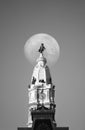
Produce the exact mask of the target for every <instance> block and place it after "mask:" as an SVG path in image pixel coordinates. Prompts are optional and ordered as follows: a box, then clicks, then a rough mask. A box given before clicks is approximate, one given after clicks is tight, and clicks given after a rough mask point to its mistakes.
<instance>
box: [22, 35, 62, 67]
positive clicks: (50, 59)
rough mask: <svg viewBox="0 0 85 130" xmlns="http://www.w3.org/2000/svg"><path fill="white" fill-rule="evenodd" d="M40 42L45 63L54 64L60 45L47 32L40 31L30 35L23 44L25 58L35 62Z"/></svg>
mask: <svg viewBox="0 0 85 130" xmlns="http://www.w3.org/2000/svg"><path fill="white" fill-rule="evenodd" d="M41 43H43V44H44V46H45V48H46V49H45V50H44V53H43V54H44V57H45V58H46V59H47V64H49V65H50V66H52V65H54V64H55V63H56V61H57V60H58V58H59V54H60V47H59V44H58V42H57V41H56V40H55V38H53V37H52V36H51V35H49V34H45V33H40V34H35V35H33V36H32V37H30V38H29V39H28V40H27V42H26V43H25V45H24V53H25V56H26V58H27V59H28V60H29V61H30V62H31V63H32V64H35V62H36V60H37V58H38V57H39V52H38V50H39V48H40V46H41Z"/></svg>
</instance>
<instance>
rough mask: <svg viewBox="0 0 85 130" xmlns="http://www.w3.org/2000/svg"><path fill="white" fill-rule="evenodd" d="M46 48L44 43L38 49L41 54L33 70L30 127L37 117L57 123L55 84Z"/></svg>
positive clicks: (29, 91)
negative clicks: (46, 56) (55, 115)
mask: <svg viewBox="0 0 85 130" xmlns="http://www.w3.org/2000/svg"><path fill="white" fill-rule="evenodd" d="M44 49H45V47H44V44H43V43H42V44H41V46H40V48H39V50H38V51H39V53H40V55H39V58H38V59H37V64H36V66H35V67H34V70H33V74H32V78H31V85H29V86H28V97H29V106H30V107H29V109H28V123H27V125H28V127H32V126H33V125H34V123H35V121H34V120H35V119H36V120H38V121H39V120H40V119H42V120H43V121H44V120H46V121H47V122H49V121H51V122H52V123H53V124H54V125H56V123H55V119H54V114H55V107H56V105H55V102H54V93H55V86H54V85H53V83H52V78H51V74H50V70H49V67H48V66H47V60H46V58H45V57H44V54H43V52H44ZM43 112H44V113H43ZM43 115H44V116H43ZM50 115H51V116H52V117H51V116H50ZM47 116H48V117H49V118H48V117H47ZM37 118H38V119H37ZM50 118H51V119H50ZM42 120H41V121H42Z"/></svg>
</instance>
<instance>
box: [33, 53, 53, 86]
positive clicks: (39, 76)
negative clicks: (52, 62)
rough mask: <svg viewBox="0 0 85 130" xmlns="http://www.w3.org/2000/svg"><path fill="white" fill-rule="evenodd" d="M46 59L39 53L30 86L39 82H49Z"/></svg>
mask: <svg viewBox="0 0 85 130" xmlns="http://www.w3.org/2000/svg"><path fill="white" fill-rule="evenodd" d="M46 63H47V60H46V58H45V57H44V56H43V53H40V56H39V58H38V59H37V65H36V66H35V67H34V70H33V75H32V79H31V84H32V87H33V86H36V85H41V84H45V85H48V84H51V83H52V81H51V75H50V70H49V67H48V66H47V64H46Z"/></svg>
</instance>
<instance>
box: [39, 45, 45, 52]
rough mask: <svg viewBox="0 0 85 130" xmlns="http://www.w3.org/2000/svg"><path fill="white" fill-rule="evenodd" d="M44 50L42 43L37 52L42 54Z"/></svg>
mask: <svg viewBox="0 0 85 130" xmlns="http://www.w3.org/2000/svg"><path fill="white" fill-rule="evenodd" d="M45 49H46V48H45V47H44V44H43V43H41V46H40V48H39V50H38V51H39V52H40V53H43V51H44V50H45Z"/></svg>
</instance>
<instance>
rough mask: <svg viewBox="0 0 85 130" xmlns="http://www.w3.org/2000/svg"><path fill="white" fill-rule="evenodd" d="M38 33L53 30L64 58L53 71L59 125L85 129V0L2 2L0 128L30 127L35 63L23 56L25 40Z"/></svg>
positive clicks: (8, 129)
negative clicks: (28, 94) (31, 86)
mask: <svg viewBox="0 0 85 130" xmlns="http://www.w3.org/2000/svg"><path fill="white" fill-rule="evenodd" d="M37 33H47V34H50V35H52V36H53V37H55V39H56V40H57V41H58V43H59V46H60V58H59V60H58V62H57V63H56V65H55V66H54V67H53V68H52V69H51V70H50V71H51V75H52V79H53V83H54V84H55V86H56V97H55V102H56V115H55V118H56V122H57V125H58V126H69V127H70V130H84V129H85V1H84V0H34V1H33V0H14V1H13V0H7V1H6V0H1V1H0V130H16V129H17V127H19V126H26V123H27V114H28V112H27V111H28V97H27V85H28V84H30V79H31V75H32V71H33V70H32V69H33V66H31V64H30V63H29V62H28V61H27V60H26V58H25V56H24V44H25V42H26V41H27V39H28V38H29V37H31V36H32V35H34V34H37Z"/></svg>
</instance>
